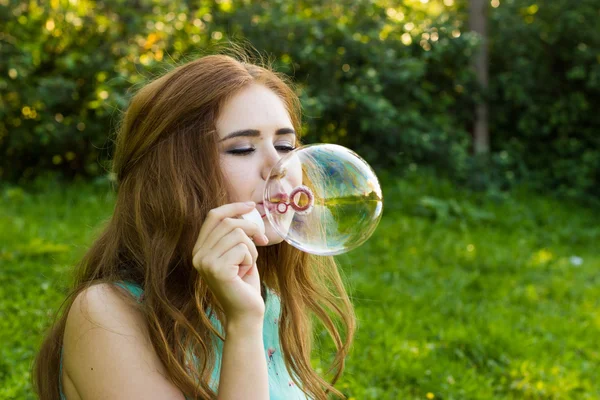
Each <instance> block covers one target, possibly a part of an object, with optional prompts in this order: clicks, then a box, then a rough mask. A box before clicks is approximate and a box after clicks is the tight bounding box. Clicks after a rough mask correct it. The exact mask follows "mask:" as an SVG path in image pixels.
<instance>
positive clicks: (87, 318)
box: [63, 283, 184, 400]
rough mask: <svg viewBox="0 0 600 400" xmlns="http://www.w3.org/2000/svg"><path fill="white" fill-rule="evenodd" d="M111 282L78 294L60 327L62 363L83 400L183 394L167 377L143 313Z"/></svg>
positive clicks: (146, 397) (179, 396)
mask: <svg viewBox="0 0 600 400" xmlns="http://www.w3.org/2000/svg"><path fill="white" fill-rule="evenodd" d="M120 290H121V289H118V288H117V287H116V286H115V285H111V284H107V283H101V284H97V285H93V286H91V287H89V288H87V289H85V290H84V291H82V292H81V293H79V294H78V295H77V297H76V298H75V300H74V302H73V305H72V307H71V309H70V310H69V314H68V316H67V323H66V326H65V334H64V345H63V351H64V355H63V368H64V370H65V372H66V373H67V374H68V377H69V379H70V381H71V382H72V383H73V385H74V386H75V388H76V390H77V392H78V394H79V397H80V398H82V399H86V400H88V399H100V398H111V399H137V398H140V399H141V398H144V399H183V398H184V397H183V394H182V393H181V392H180V391H179V390H178V389H177V388H176V387H175V386H174V385H173V384H172V383H171V382H170V381H169V380H168V379H167V378H166V376H167V374H166V370H165V368H164V366H163V365H162V363H161V362H160V359H159V358H158V356H157V354H156V352H155V351H154V348H153V347H152V343H151V341H150V337H149V334H148V330H147V328H146V323H145V319H144V316H143V314H142V312H141V311H140V310H138V309H137V308H136V307H135V306H134V305H133V304H132V303H131V302H128V301H127V298H126V295H125V294H124V293H123V292H120Z"/></svg>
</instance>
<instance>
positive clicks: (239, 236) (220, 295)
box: [192, 203, 268, 324]
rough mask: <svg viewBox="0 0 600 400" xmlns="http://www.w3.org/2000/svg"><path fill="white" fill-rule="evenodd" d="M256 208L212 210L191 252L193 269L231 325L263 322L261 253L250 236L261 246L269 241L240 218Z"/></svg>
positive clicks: (237, 206) (234, 206)
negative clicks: (233, 322) (257, 261)
mask: <svg viewBox="0 0 600 400" xmlns="http://www.w3.org/2000/svg"><path fill="white" fill-rule="evenodd" d="M255 206H256V205H255V204H254V203H251V205H248V204H247V203H231V204H226V205H224V206H221V207H217V208H214V209H212V210H210V211H209V213H208V215H207V217H206V220H205V221H204V223H203V225H202V228H200V233H199V235H198V239H197V241H196V244H195V245H194V250H193V252H192V257H193V258H192V263H193V265H194V268H196V269H197V270H198V272H199V273H200V276H201V277H202V279H203V280H204V281H205V282H206V284H207V285H208V287H209V289H210V290H211V291H212V292H213V294H214V295H215V297H216V298H217V300H218V301H219V303H220V304H221V306H222V307H223V310H224V311H225V315H226V317H227V323H228V324H229V323H230V322H231V321H232V320H234V321H243V322H249V321H258V320H260V321H261V322H262V318H263V317H264V312H265V305H264V302H263V299H262V297H261V294H260V277H259V275H258V269H257V267H256V259H257V257H258V252H257V251H256V246H255V244H254V243H253V242H252V240H250V237H253V238H254V241H255V242H257V243H258V242H261V243H262V244H267V243H268V239H267V238H266V236H264V235H263V234H262V233H261V232H260V230H259V227H258V225H256V224H254V223H252V222H250V221H246V220H244V219H241V218H237V217H238V216H240V215H242V214H246V213H248V212H250V211H251V210H252V209H253V208H254V207H255Z"/></svg>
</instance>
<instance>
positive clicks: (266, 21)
mask: <svg viewBox="0 0 600 400" xmlns="http://www.w3.org/2000/svg"><path fill="white" fill-rule="evenodd" d="M0 4H1V5H0V18H1V19H2V20H3V21H4V22H3V25H4V26H5V29H4V32H3V33H2V39H3V40H2V41H1V42H0V43H1V47H0V60H1V61H0V88H1V89H2V98H1V99H2V104H3V106H4V107H3V108H2V109H1V110H0V152H1V153H3V154H5V157H3V159H2V161H0V168H1V170H0V177H3V178H5V179H9V180H12V181H16V180H18V179H19V178H24V179H31V178H34V177H35V176H37V175H39V174H41V173H42V171H46V170H57V171H59V172H60V174H63V175H67V176H73V175H75V174H83V175H88V176H95V175H98V174H102V173H104V172H105V171H104V170H105V168H106V164H105V161H106V159H109V158H110V149H111V145H112V144H111V143H110V141H109V140H107V137H108V135H109V133H110V132H111V131H112V130H114V127H115V123H114V122H115V120H116V119H117V117H118V115H119V114H118V111H120V110H122V109H123V108H124V107H126V105H127V101H128V96H129V93H128V92H127V89H128V88H129V87H131V86H132V85H137V84H141V83H142V82H143V81H144V79H145V78H146V77H150V76H152V75H153V74H155V73H159V72H161V71H163V70H164V69H165V68H169V67H167V66H165V65H163V62H168V63H173V62H182V61H184V60H186V59H188V58H190V57H191V56H193V55H198V54H200V55H201V54H203V53H204V52H205V51H206V50H207V49H210V48H211V46H212V45H214V44H218V43H222V42H225V41H226V39H228V38H232V37H233V38H235V40H237V39H243V40H247V41H249V42H250V43H251V44H252V45H253V46H254V47H255V48H257V49H259V50H260V52H261V53H267V54H270V55H273V60H274V61H275V65H276V68H277V69H278V70H280V71H283V72H286V73H288V74H289V75H292V76H293V77H294V78H295V80H296V82H297V83H298V92H299V94H300V96H301V98H302V101H303V105H304V109H305V132H306V135H307V136H306V139H307V141H308V142H335V143H339V144H342V145H345V146H347V147H350V148H352V149H355V150H356V151H358V152H359V153H360V154H361V155H363V156H364V158H365V159H367V160H368V161H369V162H371V163H374V164H379V165H400V166H406V165H409V164H410V163H429V164H433V165H437V166H439V167H440V168H444V169H451V170H456V169H459V168H460V166H461V165H463V164H464V160H465V157H466V148H467V146H468V138H467V135H466V132H465V131H464V129H463V126H464V121H462V120H463V119H465V118H469V115H470V112H469V111H468V110H469V109H470V106H469V104H470V103H471V102H472V100H471V99H470V97H469V96H466V95H465V93H464V91H465V89H468V88H470V87H472V78H471V74H470V73H469V71H468V70H467V69H465V68H464V65H465V64H466V63H467V62H468V59H469V56H470V54H471V53H470V50H469V49H470V48H471V47H473V45H474V44H475V42H474V41H473V40H472V38H469V36H468V35H463V36H461V37H454V36H453V34H452V32H453V31H454V30H456V29H457V28H456V26H455V25H456V24H455V22H453V21H450V20H449V18H448V15H447V12H446V8H445V7H443V6H442V7H440V6H439V5H437V6H432V5H424V4H422V3H419V2H417V3H415V4H412V5H411V4H407V5H403V6H399V7H398V6H396V7H391V6H392V4H391V3H389V4H388V2H384V1H381V2H371V1H366V0H359V1H355V0H352V1H348V0H345V1H341V2H340V1H337V2H333V1H325V2H323V1H299V2H288V1H274V2H271V1H270V2H266V1H262V2H247V1H221V2H216V3H215V2H209V1H200V2H196V3H194V4H193V5H191V4H188V2H180V1H174V2H168V3H164V2H158V1H142V2H137V3H136V4H135V6H134V5H132V4H130V3H126V2H120V1H105V2H95V1H90V0H86V1H80V2H77V3H72V2H67V1H59V0H54V1H51V2H50V4H46V5H44V6H39V5H36V4H35V3H33V2H32V3H22V2H11V3H9V4H5V3H0ZM23 40H24V41H25V43H27V45H25V46H21V45H20V44H19V43H21V41H23Z"/></svg>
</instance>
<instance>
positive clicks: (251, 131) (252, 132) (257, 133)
mask: <svg viewBox="0 0 600 400" xmlns="http://www.w3.org/2000/svg"><path fill="white" fill-rule="evenodd" d="M290 133H291V134H294V135H295V134H296V131H294V130H293V129H291V128H281V129H277V130H276V131H275V134H276V135H287V134H290ZM239 136H250V137H259V136H260V131H259V130H257V129H244V130H241V131H236V132H233V133H230V134H229V135H227V136H225V137H224V138H223V139H221V140H219V142H224V141H225V140H227V139H233V138H235V137H239Z"/></svg>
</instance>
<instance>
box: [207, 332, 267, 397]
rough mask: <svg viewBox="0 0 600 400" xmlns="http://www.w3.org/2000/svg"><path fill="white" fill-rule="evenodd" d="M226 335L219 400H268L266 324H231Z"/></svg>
mask: <svg viewBox="0 0 600 400" xmlns="http://www.w3.org/2000/svg"><path fill="white" fill-rule="evenodd" d="M225 331H226V336H225V343H224V345H223V358H222V361H221V377H220V378H219V391H218V392H219V393H218V399H219V400H230V399H231V400H233V399H236V400H237V399H248V400H268V399H269V381H268V375H267V359H266V357H265V351H264V347H263V346H264V345H263V321H245V322H242V321H228V323H227V325H226V328H225Z"/></svg>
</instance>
